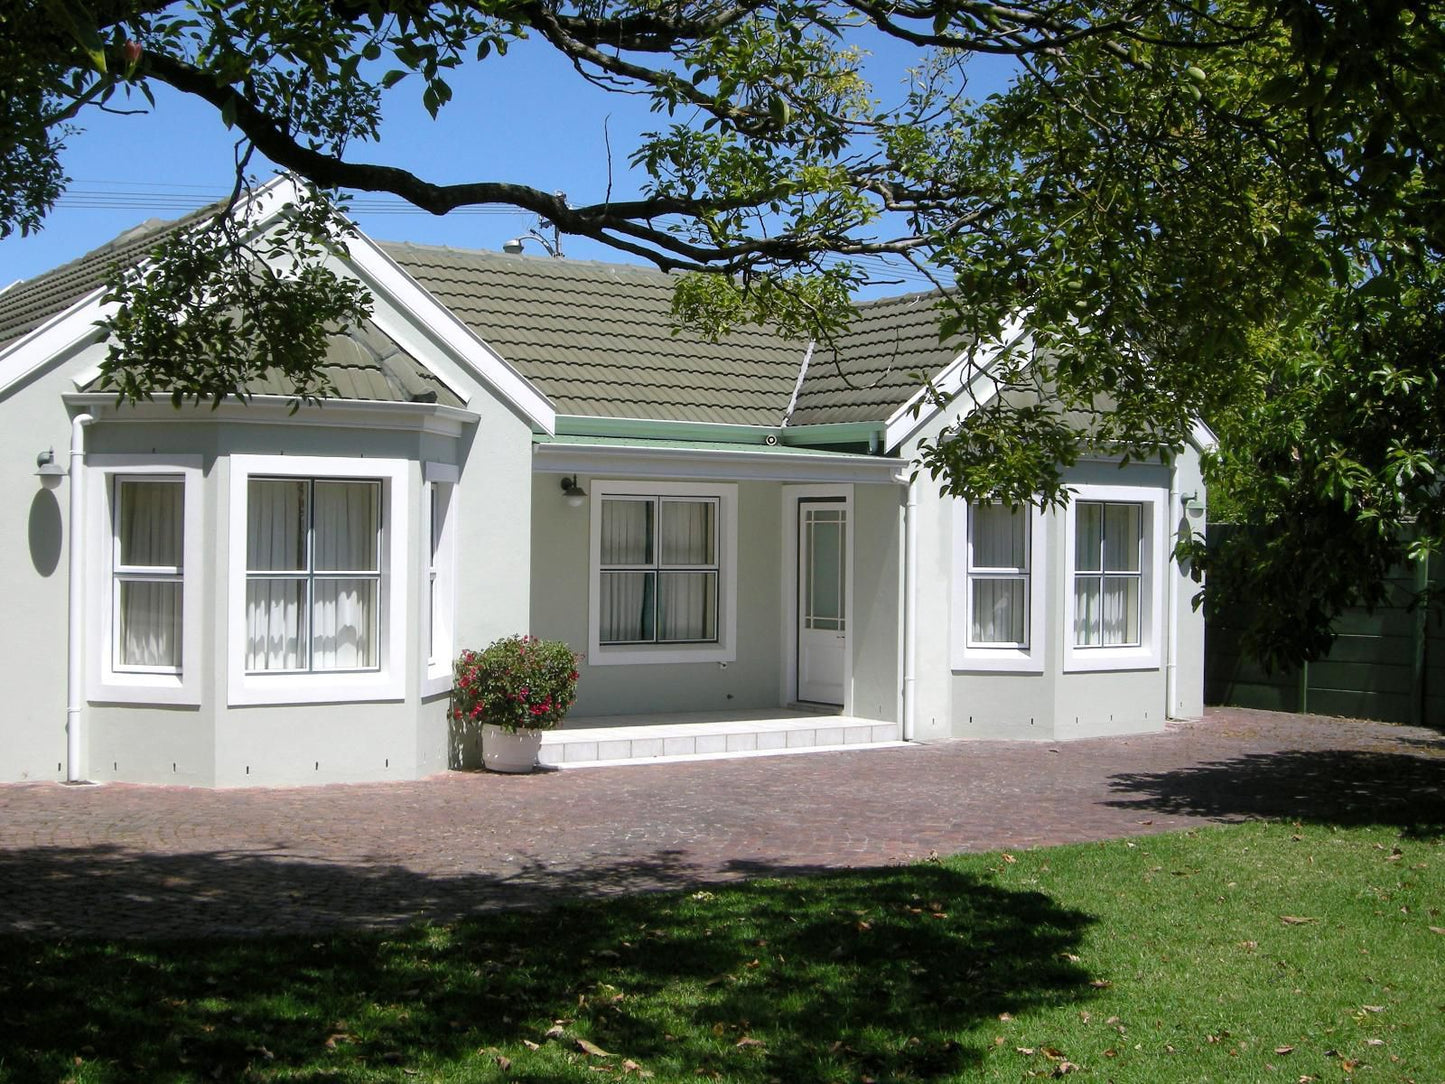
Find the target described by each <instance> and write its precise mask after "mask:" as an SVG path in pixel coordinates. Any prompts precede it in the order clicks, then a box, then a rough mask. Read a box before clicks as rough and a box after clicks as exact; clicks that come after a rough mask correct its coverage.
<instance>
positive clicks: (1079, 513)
mask: <svg viewBox="0 0 1445 1084" xmlns="http://www.w3.org/2000/svg"><path fill="white" fill-rule="evenodd" d="M1103 539H1104V506H1103V505H1102V504H1097V503H1093V502H1088V501H1080V502H1079V503H1077V504H1075V505H1074V567H1075V568H1076V569H1078V570H1079V571H1080V572H1098V571H1099V553H1100V550H1101V549H1102V548H1103Z"/></svg>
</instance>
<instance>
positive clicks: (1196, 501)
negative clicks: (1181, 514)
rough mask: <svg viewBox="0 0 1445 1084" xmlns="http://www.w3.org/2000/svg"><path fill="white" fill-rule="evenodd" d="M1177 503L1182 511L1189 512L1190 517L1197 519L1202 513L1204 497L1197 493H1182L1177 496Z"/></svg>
mask: <svg viewBox="0 0 1445 1084" xmlns="http://www.w3.org/2000/svg"><path fill="white" fill-rule="evenodd" d="M1179 503H1180V505H1182V506H1183V508H1184V511H1186V512H1188V513H1189V518H1190V519H1198V518H1199V517H1200V516H1202V515H1204V498H1203V497H1202V496H1201V495H1200V494H1198V493H1184V494H1181V495H1180V497H1179Z"/></svg>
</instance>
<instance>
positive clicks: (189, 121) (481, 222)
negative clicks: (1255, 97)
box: [0, 43, 1006, 293]
mask: <svg viewBox="0 0 1445 1084" xmlns="http://www.w3.org/2000/svg"><path fill="white" fill-rule="evenodd" d="M887 59H888V61H889V64H888V68H889V69H890V74H888V75H887V76H886V77H885V76H875V78H876V79H877V82H878V90H879V91H880V93H885V94H886V93H889V92H891V91H892V90H893V88H894V85H895V80H896V79H897V78H898V75H896V74H893V73H898V74H901V72H902V70H903V69H904V68H905V67H906V66H907V65H908V64H909V63H911V62H912V60H913V59H914V58H913V57H911V56H910V55H909V54H908V53H907V52H906V51H901V47H900V51H898V52H897V55H892V56H889V57H888V58H887ZM879 66H880V67H881V65H879ZM1004 78H1006V72H1005V71H1004V69H1003V68H1002V67H1001V66H999V65H993V66H992V67H991V68H988V69H983V70H979V71H976V72H975V74H974V83H973V86H972V87H971V88H970V90H971V92H972V93H973V95H974V96H977V97H982V96H983V95H984V94H985V93H987V92H988V91H989V90H992V89H994V88H996V87H998V86H1001V85H1002V82H1003V80H1004ZM449 81H450V82H451V83H452V85H453V89H454V91H455V98H454V99H453V101H452V102H451V103H450V104H449V105H448V106H447V107H446V108H444V109H443V110H442V112H441V114H440V117H439V118H438V119H437V120H436V121H433V120H432V119H431V118H430V117H429V116H428V115H427V114H426V112H425V111H424V110H423V109H422V108H421V106H420V104H419V102H418V101H417V98H418V97H419V94H420V86H419V84H418V85H415V86H414V85H413V82H412V81H410V80H409V81H404V82H403V83H402V84H401V85H400V86H398V87H397V88H396V89H395V90H394V91H392V92H391V94H389V95H388V97H387V99H386V115H387V118H388V119H387V122H386V124H385V126H384V128H383V130H382V138H381V142H380V143H379V144H372V145H358V146H356V147H355V148H354V149H353V150H352V152H351V153H350V154H349V155H348V156H349V157H355V158H357V159H358V160H371V161H386V162H390V163H392V164H398V165H403V166H406V167H407V168H410V169H412V170H413V171H414V172H417V173H418V174H420V175H421V176H423V177H425V178H427V179H430V180H436V181H441V182H453V181H464V180H506V181H516V182H521V183H526V184H531V185H534V186H536V187H538V188H542V189H546V190H552V191H558V190H560V191H564V192H566V193H567V194H568V197H569V198H570V199H571V200H572V201H573V202H576V203H586V202H593V201H596V200H600V199H602V198H603V197H604V196H605V195H606V192H607V186H608V181H609V176H608V168H607V164H608V161H609V147H610V160H611V167H612V168H611V184H612V194H613V196H614V197H626V196H629V195H633V194H635V193H636V189H637V186H638V180H637V178H636V177H635V176H634V175H632V174H631V173H630V172H629V170H628V165H627V162H628V157H629V155H630V154H631V152H632V151H633V150H634V149H635V147H636V145H637V143H638V141H639V138H638V137H639V133H640V132H642V131H645V130H646V129H647V128H648V127H651V126H657V125H660V124H662V123H664V122H665V120H666V118H660V117H657V116H655V115H653V114H651V113H649V112H648V110H647V104H646V101H645V99H643V98H640V97H636V96H625V95H618V94H603V93H601V92H598V91H594V90H592V89H591V88H589V87H587V86H585V85H584V84H583V83H582V82H581V81H580V80H579V79H578V78H577V76H576V75H575V74H574V73H573V72H572V71H571V69H570V67H569V66H568V65H567V64H565V62H563V61H562V60H561V59H560V58H559V57H557V56H556V55H555V54H554V53H553V52H552V51H551V50H549V49H547V48H546V47H543V46H534V45H531V44H530V43H522V44H521V46H520V47H517V48H514V49H513V50H512V51H511V52H509V53H508V55H507V56H505V57H501V58H498V57H496V56H493V57H492V58H489V59H488V60H487V61H486V62H485V63H482V64H474V65H471V66H469V67H468V68H466V69H463V70H461V71H460V72H458V73H457V74H456V77H455V78H449ZM156 90H157V107H156V109H155V110H153V111H149V112H147V113H145V114H144V115H136V116H114V115H107V114H103V113H100V112H98V111H96V110H89V111H88V112H87V113H86V114H84V116H83V118H82V123H83V125H84V131H82V132H79V133H77V134H76V135H74V136H72V137H71V138H70V139H69V140H68V143H67V151H66V153H65V155H64V158H63V161H64V164H65V168H66V172H67V173H68V175H69V176H70V178H71V185H70V188H69V190H68V192H67V194H66V195H65V196H63V197H62V199H61V201H60V203H59V204H58V205H57V207H56V209H55V210H54V211H53V212H52V214H51V215H50V216H49V217H48V218H47V219H46V223H45V228H44V230H42V231H41V232H40V233H39V234H37V235H34V236H31V237H24V238H22V237H19V236H12V237H10V238H7V239H5V240H4V241H0V288H3V287H4V286H6V285H8V284H9V283H11V282H13V281H16V280H18V279H26V278H31V277H33V276H35V275H38V274H41V273H42V272H44V271H47V270H49V269H51V268H53V267H57V266H59V265H60V264H62V263H64V262H66V261H67V260H71V259H74V258H75V257H77V256H80V255H83V254H84V253H86V252H88V251H90V250H91V249H93V248H95V247H97V246H99V245H101V244H104V243H105V242H106V241H108V240H110V239H111V238H112V237H114V236H116V235H117V234H119V233H121V232H122V231H124V230H126V229H128V228H130V227H131V226H134V225H136V224H137V223H140V222H143V221H145V220H146V219H149V218H162V219H169V218H175V217H178V216H180V215H182V214H184V213H185V212H186V211H188V210H191V209H193V208H195V207H199V206H201V205H203V204H205V203H207V202H209V201H211V200H214V199H217V198H220V197H221V196H223V195H224V194H225V193H227V192H228V191H229V190H230V185H231V179H232V176H233V161H234V154H235V152H234V144H235V136H234V134H232V133H230V132H228V131H227V130H226V129H225V128H224V127H223V126H222V125H221V123H220V121H219V119H218V118H217V116H216V113H215V111H214V110H212V109H210V108H209V107H207V106H205V105H203V104H202V103H199V102H196V101H193V100H189V99H186V98H185V97H184V96H182V95H178V94H173V93H169V92H166V91H165V88H162V87H157V88H156ZM117 103H119V99H115V100H113V102H112V104H113V105H114V104H117ZM119 104H121V105H122V106H124V104H125V103H119ZM133 104H136V105H139V106H144V105H145V102H144V100H143V99H140V98H137V99H136V102H135V103H133ZM252 171H253V172H257V173H259V174H261V175H262V177H263V178H264V177H267V176H270V175H271V173H272V169H271V167H270V166H269V164H267V163H265V162H263V161H261V160H260V158H259V155H258V156H257V157H256V158H253V160H252ZM353 209H354V212H355V213H354V215H353V217H355V218H356V220H357V221H358V223H359V224H360V225H361V228H362V229H363V230H365V231H366V232H367V233H368V234H369V235H371V236H372V237H374V238H376V239H378V240H387V241H416V242H423V243H429V244H445V245H452V246H455V247H458V248H482V249H500V248H501V246H502V244H503V242H504V241H506V240H507V239H508V238H512V237H517V236H519V235H522V234H525V233H526V232H527V230H528V229H529V228H530V227H532V226H534V225H535V223H536V219H535V217H534V216H532V215H529V214H526V213H523V212H517V211H509V210H504V209H501V208H476V209H464V210H462V211H459V212H454V213H453V214H451V215H448V216H446V217H445V218H437V217H436V216H433V215H429V214H426V213H424V212H420V211H416V210H415V209H413V208H410V207H409V206H408V205H406V204H404V203H402V202H401V201H400V200H397V199H394V198H391V197H385V196H376V195H370V194H366V193H358V194H357V195H356V197H355V203H354V204H353ZM562 247H563V251H564V252H565V253H566V254H567V256H568V257H569V258H573V259H598V260H611V261H621V260H625V259H627V257H625V256H623V255H622V254H619V253H617V252H615V251H614V250H612V249H609V248H607V247H605V246H603V245H600V244H597V243H595V242H591V241H588V240H586V239H582V238H568V237H564V238H563V244H562ZM528 251H530V252H534V253H536V254H539V255H540V254H541V248H540V246H538V245H536V244H535V243H533V244H532V245H530V246H529V248H528ZM925 285H926V283H924V282H923V281H922V280H916V281H906V282H903V283H902V284H900V285H898V286H895V287H892V288H891V289H889V290H887V291H886V292H893V293H900V292H906V291H907V290H910V289H923V288H924V287H925Z"/></svg>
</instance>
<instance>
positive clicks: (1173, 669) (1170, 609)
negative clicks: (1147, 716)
mask: <svg viewBox="0 0 1445 1084" xmlns="http://www.w3.org/2000/svg"><path fill="white" fill-rule="evenodd" d="M1183 517H1184V508H1183V506H1182V505H1181V504H1180V502H1179V466H1178V463H1177V461H1176V462H1175V463H1172V464H1171V465H1170V467H1169V530H1170V537H1171V538H1175V539H1177V537H1178V534H1179V521H1180V520H1181V519H1182V518H1183ZM1164 571H1165V576H1164V580H1165V583H1166V585H1167V586H1166V588H1165V596H1166V599H1167V602H1166V603H1165V606H1164V612H1165V613H1166V614H1167V615H1168V621H1167V622H1166V624H1167V626H1168V627H1167V628H1166V629H1165V630H1164V642H1165V644H1167V645H1168V646H1167V654H1166V656H1165V664H1164V718H1165V719H1173V718H1174V717H1175V714H1174V713H1175V712H1176V711H1177V710H1178V700H1177V697H1178V695H1179V674H1178V670H1179V562H1178V561H1176V560H1175V559H1174V557H1173V554H1172V553H1171V554H1170V557H1169V559H1168V560H1167V561H1165V562H1164Z"/></svg>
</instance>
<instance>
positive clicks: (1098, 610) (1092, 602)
mask: <svg viewBox="0 0 1445 1084" xmlns="http://www.w3.org/2000/svg"><path fill="white" fill-rule="evenodd" d="M1075 516H1076V519H1075V521H1074V567H1075V568H1076V569H1078V570H1080V571H1086V572H1097V573H1101V574H1100V575H1086V576H1075V577H1074V643H1076V644H1078V645H1079V646H1080V647H1111V646H1117V645H1121V644H1137V643H1139V642H1140V628H1139V622H1140V596H1139V591H1140V586H1139V585H1140V565H1139V561H1140V553H1139V551H1140V547H1141V540H1142V538H1143V534H1142V525H1143V518H1142V517H1143V508H1142V506H1141V505H1138V504H1123V503H1113V502H1111V503H1099V502H1081V503H1080V504H1079V505H1078V506H1077V508H1076V509H1075ZM1121 573H1123V575H1120V574H1121Z"/></svg>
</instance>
